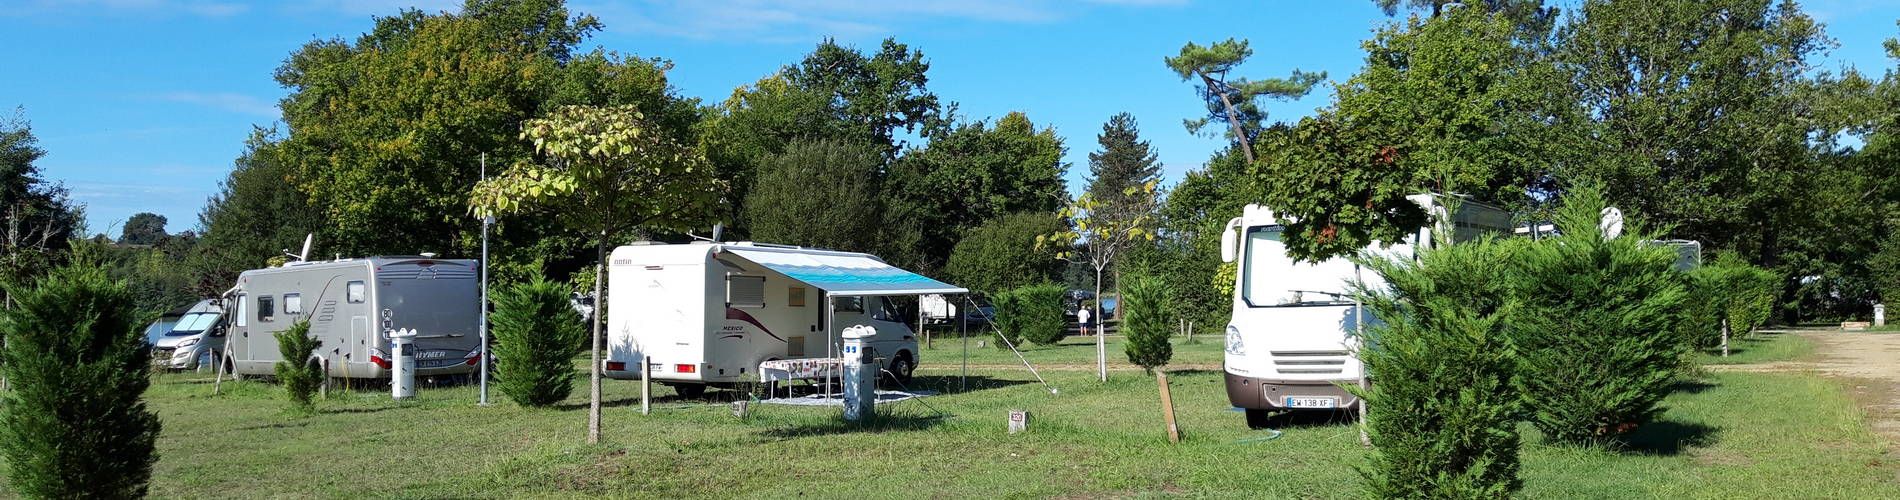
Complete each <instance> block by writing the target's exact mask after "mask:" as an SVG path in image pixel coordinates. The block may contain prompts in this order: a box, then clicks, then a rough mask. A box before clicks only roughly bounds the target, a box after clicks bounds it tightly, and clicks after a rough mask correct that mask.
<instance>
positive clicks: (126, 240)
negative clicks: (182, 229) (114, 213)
mask: <svg viewBox="0 0 1900 500" xmlns="http://www.w3.org/2000/svg"><path fill="white" fill-rule="evenodd" d="M167 236H170V235H169V234H166V233H165V216H163V215H159V214H155V213H151V212H139V213H136V214H132V218H131V219H128V220H126V221H125V227H123V228H121V229H120V230H119V243H120V244H125V245H156V244H158V242H159V241H163V240H164V239H165V238H166V237H167Z"/></svg>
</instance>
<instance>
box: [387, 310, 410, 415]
mask: <svg viewBox="0 0 1900 500" xmlns="http://www.w3.org/2000/svg"><path fill="white" fill-rule="evenodd" d="M389 341H390V343H391V344H394V347H393V348H394V350H395V351H396V352H395V354H396V362H395V363H394V364H393V365H392V366H391V368H394V370H393V371H392V372H390V374H389V397H390V398H391V399H395V400H397V401H408V400H411V399H415V397H416V330H415V329H413V328H401V329H396V330H390V332H389Z"/></svg>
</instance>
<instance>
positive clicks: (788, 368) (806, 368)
mask: <svg viewBox="0 0 1900 500" xmlns="http://www.w3.org/2000/svg"><path fill="white" fill-rule="evenodd" d="M843 373H844V358H804V359H775V360H771V361H766V362H763V363H759V381H760V382H764V383H767V384H770V383H773V382H778V381H792V380H822V379H825V378H827V377H830V376H833V375H841V374H843Z"/></svg>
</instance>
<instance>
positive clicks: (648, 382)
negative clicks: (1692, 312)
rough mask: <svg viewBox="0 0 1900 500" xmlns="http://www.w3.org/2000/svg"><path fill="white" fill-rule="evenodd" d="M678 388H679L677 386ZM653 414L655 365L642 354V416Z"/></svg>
mask: <svg viewBox="0 0 1900 500" xmlns="http://www.w3.org/2000/svg"><path fill="white" fill-rule="evenodd" d="M676 387H677V386H676ZM650 413H653V363H652V362H650V361H647V355H646V353H644V352H643V353H640V414H641V415H646V414H650Z"/></svg>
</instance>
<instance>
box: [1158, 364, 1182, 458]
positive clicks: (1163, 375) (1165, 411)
mask: <svg viewBox="0 0 1900 500" xmlns="http://www.w3.org/2000/svg"><path fill="white" fill-rule="evenodd" d="M1155 380H1156V381H1157V382H1159V383H1160V384H1161V417H1162V418H1163V419H1166V420H1167V422H1168V442H1170V443H1180V442H1181V428H1180V427H1178V426H1176V425H1175V423H1174V396H1172V395H1169V394H1168V372H1155Z"/></svg>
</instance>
